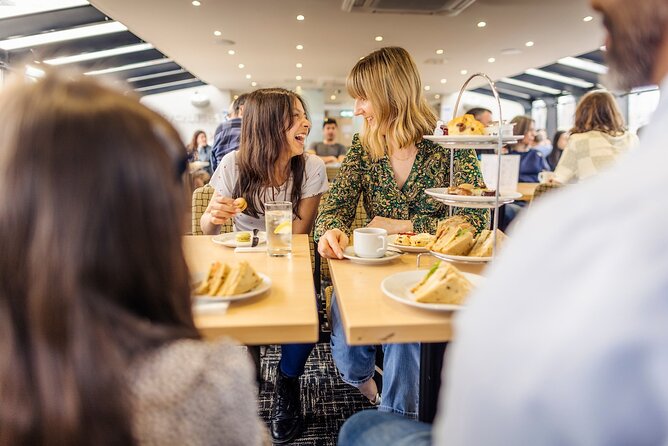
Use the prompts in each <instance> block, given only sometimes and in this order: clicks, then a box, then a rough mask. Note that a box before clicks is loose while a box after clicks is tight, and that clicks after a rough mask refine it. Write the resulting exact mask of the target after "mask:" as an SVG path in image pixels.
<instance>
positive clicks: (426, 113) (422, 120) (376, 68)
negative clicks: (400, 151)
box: [346, 47, 436, 161]
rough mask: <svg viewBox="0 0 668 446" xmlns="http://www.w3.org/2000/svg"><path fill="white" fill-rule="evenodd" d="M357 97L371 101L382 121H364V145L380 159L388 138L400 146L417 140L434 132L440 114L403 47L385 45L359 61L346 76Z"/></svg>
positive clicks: (362, 138) (349, 87)
mask: <svg viewBox="0 0 668 446" xmlns="http://www.w3.org/2000/svg"><path fill="white" fill-rule="evenodd" d="M346 87H347V89H348V93H349V94H350V95H351V96H352V97H353V98H363V99H367V100H369V101H370V102H371V105H372V106H373V109H374V113H375V119H376V122H377V123H378V124H377V125H376V126H375V127H370V126H369V124H368V123H367V122H366V121H364V128H363V131H362V134H361V140H362V145H363V146H364V147H365V148H366V149H367V150H368V152H369V154H370V155H371V158H372V159H374V160H376V161H377V160H379V159H380V158H382V157H383V156H384V155H385V153H386V152H387V154H388V155H391V153H390V149H389V147H388V146H387V140H388V139H390V140H393V141H395V142H396V143H397V146H398V147H405V146H407V145H409V144H414V143H417V142H419V141H420V140H421V139H422V135H425V134H431V132H432V131H433V129H434V126H435V125H436V114H435V113H434V111H433V110H432V109H431V107H430V106H429V104H428V103H427V101H426V100H425V98H424V96H423V95H422V82H421V81H420V74H419V73H418V70H417V66H416V65H415V62H414V61H413V58H412V57H411V56H410V54H408V52H407V51H406V50H405V49H403V48H399V47H386V48H381V49H379V50H377V51H374V52H373V53H371V54H369V55H368V56H366V57H364V58H363V59H362V60H360V61H359V62H357V63H356V64H355V66H354V67H353V69H352V71H351V72H350V74H349V75H348V79H347V80H346Z"/></svg>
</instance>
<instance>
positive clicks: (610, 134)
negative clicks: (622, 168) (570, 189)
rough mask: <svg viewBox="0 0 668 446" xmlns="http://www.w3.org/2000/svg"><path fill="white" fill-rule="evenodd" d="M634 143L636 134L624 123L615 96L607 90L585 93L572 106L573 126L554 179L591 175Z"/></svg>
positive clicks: (579, 177)
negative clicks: (575, 104)
mask: <svg viewBox="0 0 668 446" xmlns="http://www.w3.org/2000/svg"><path fill="white" fill-rule="evenodd" d="M637 145H638V137H637V136H636V135H635V134H633V133H631V132H629V131H628V130H626V128H625V127H624V118H623V117H622V114H621V113H620V111H619V108H618V107H617V102H616V101H615V98H614V97H613V96H612V95H611V94H610V93H608V92H607V91H592V92H590V93H587V94H586V95H584V96H583V97H582V99H581V100H580V103H579V104H578V106H577V108H576V109H575V126H574V127H573V128H572V129H571V137H570V139H569V140H568V145H567V146H566V149H565V150H564V153H563V154H562V156H561V159H560V160H559V164H557V166H556V168H555V169H554V180H555V181H556V182H559V183H569V182H579V181H582V180H585V179H587V178H590V177H593V176H595V175H597V174H598V173H599V172H600V171H602V170H605V169H608V168H609V167H610V166H611V165H612V164H614V163H615V161H616V160H617V158H618V157H619V156H621V155H623V154H625V153H626V152H628V151H629V150H630V149H632V148H634V147H635V146H637Z"/></svg>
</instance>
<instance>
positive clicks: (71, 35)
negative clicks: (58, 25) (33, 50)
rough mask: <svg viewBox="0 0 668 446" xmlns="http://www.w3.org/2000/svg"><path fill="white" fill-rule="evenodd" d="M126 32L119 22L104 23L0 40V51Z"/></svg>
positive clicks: (125, 28)
mask: <svg viewBox="0 0 668 446" xmlns="http://www.w3.org/2000/svg"><path fill="white" fill-rule="evenodd" d="M127 30H128V29H127V27H125V25H123V24H122V23H120V22H104V23H100V24H97V25H90V26H79V27H77V28H71V29H64V30H62V31H53V32H50V33H42V34H35V35H32V36H25V37H16V38H14V39H7V40H0V50H5V51H12V50H18V49H21V48H30V47H34V46H39V45H46V44H49V43H56V42H64V41H67V40H74V39H82V38H84V37H92V36H101V35H105V34H111V33H117V32H121V31H127Z"/></svg>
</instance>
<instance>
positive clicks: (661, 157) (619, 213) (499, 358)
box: [340, 0, 668, 446]
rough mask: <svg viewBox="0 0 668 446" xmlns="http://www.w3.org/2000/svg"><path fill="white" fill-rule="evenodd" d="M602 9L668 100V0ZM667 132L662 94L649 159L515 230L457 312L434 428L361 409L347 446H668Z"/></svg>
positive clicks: (632, 69)
mask: <svg viewBox="0 0 668 446" xmlns="http://www.w3.org/2000/svg"><path fill="white" fill-rule="evenodd" d="M591 3H592V5H593V6H594V8H595V9H597V10H598V11H599V12H601V13H602V15H603V17H604V19H603V23H604V24H605V26H606V28H607V30H608V37H607V42H606V46H607V53H606V54H607V58H608V62H609V65H610V72H611V75H612V76H611V78H612V79H614V80H615V84H616V85H617V87H619V88H621V89H631V88H633V87H640V86H644V85H648V84H661V89H662V90H663V91H665V90H666V88H668V2H666V1H665V0H645V1H642V2H628V1H626V0H592V2H591ZM666 126H668V97H666V96H663V97H662V98H661V101H660V103H659V106H658V108H657V110H656V112H655V114H654V116H653V118H652V122H651V124H650V125H649V126H648V127H647V129H646V133H645V134H644V135H643V140H642V142H641V145H640V147H639V149H638V150H635V151H632V152H630V153H629V154H628V156H627V157H625V159H623V160H622V161H621V162H620V163H618V164H617V165H616V166H615V167H613V168H612V169H610V170H609V171H607V172H605V173H603V174H601V175H598V176H597V177H596V178H593V179H592V180H591V181H588V182H586V183H583V184H582V185H581V186H580V187H578V188H577V189H572V190H564V191H563V192H560V193H555V194H553V195H552V196H550V197H546V198H545V199H544V200H543V201H542V202H540V203H538V204H537V205H536V208H535V209H534V210H533V212H532V213H530V214H529V215H528V216H527V218H526V219H525V220H524V221H523V222H521V224H520V225H518V226H517V227H516V229H517V230H516V231H515V233H514V237H513V239H512V242H511V243H509V244H508V246H507V247H506V248H505V249H504V251H503V252H502V253H501V255H500V257H499V259H498V260H497V261H496V263H494V264H492V265H491V269H490V270H489V276H488V280H487V281H486V283H485V286H484V288H481V289H480V290H479V292H477V293H476V294H474V295H473V296H472V297H471V299H470V302H469V305H468V307H467V309H466V311H465V312H461V313H459V315H458V319H457V321H456V327H455V332H456V333H457V336H456V338H455V341H454V342H453V343H452V345H451V346H450V349H449V352H448V356H447V370H446V371H445V373H444V375H443V376H444V379H446V380H447V382H444V386H443V388H442V393H441V404H440V407H439V413H438V415H437V419H436V422H435V424H434V426H433V430H432V429H431V426H429V425H426V424H419V423H408V422H406V421H405V420H402V419H401V418H399V417H394V416H392V415H387V414H375V413H365V412H362V413H361V414H360V415H356V416H355V417H354V418H352V419H351V420H349V421H348V422H347V423H346V424H345V425H344V427H343V429H342V431H341V434H340V440H341V442H340V444H342V445H349V444H356V445H371V444H382V445H383V446H386V445H396V444H408V443H406V441H405V439H409V440H410V445H411V446H418V445H425V444H437V445H448V446H457V445H555V446H556V445H587V446H597V445H601V446H603V445H605V446H615V445H620V446H621V445H636V446H643V445H661V444H668V424H667V423H666V413H668V330H666V324H667V323H668V299H667V298H666V297H667V296H668V274H666V271H668V249H666V248H667V247H668V232H666V230H665V228H666V226H667V225H668V204H667V202H666V200H661V199H658V198H657V195H656V194H654V193H652V191H654V192H657V193H659V194H660V192H661V191H664V190H666V189H667V188H668V174H667V173H666V169H665V166H666V165H667V164H668V151H667V150H666V147H665V145H666V144H665V128H666ZM659 196H660V195H659ZM630 234H633V236H630ZM518 265H522V267H521V268H518ZM555 277H558V278H559V280H557V281H555V280H554V278H555ZM432 435H433V436H432ZM402 441H404V442H403V443H402Z"/></svg>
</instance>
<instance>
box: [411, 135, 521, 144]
mask: <svg viewBox="0 0 668 446" xmlns="http://www.w3.org/2000/svg"><path fill="white" fill-rule="evenodd" d="M423 138H424V139H428V140H430V141H434V142H438V143H458V142H465V143H481V144H494V143H497V142H499V137H498V136H491V135H443V136H436V135H424V136H423ZM521 139H524V136H523V135H513V136H503V137H501V141H503V142H504V143H509V142H516V141H519V140H521Z"/></svg>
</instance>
